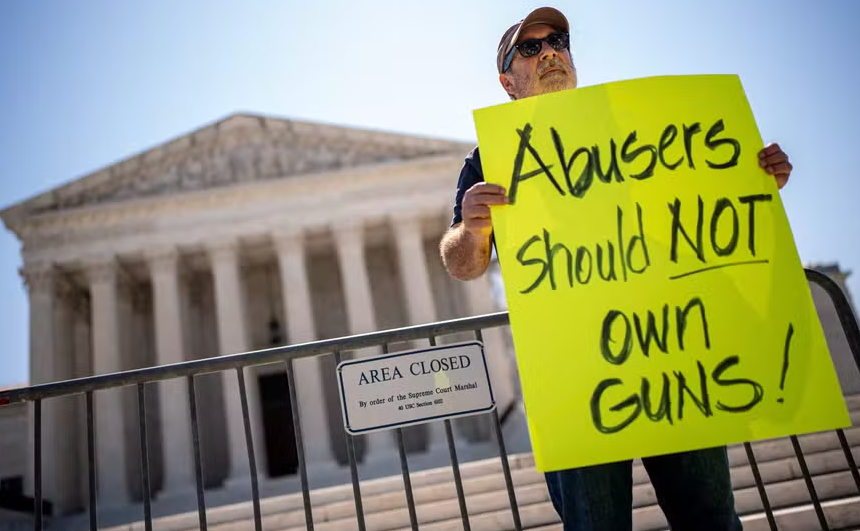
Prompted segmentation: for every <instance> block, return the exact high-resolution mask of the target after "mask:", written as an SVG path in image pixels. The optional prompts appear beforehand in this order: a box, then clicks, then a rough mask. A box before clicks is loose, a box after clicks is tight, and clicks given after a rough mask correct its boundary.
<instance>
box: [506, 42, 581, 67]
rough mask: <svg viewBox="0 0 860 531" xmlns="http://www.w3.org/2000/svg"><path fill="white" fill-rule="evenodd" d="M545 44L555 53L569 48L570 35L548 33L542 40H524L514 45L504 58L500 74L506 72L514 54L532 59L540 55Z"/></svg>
mask: <svg viewBox="0 0 860 531" xmlns="http://www.w3.org/2000/svg"><path fill="white" fill-rule="evenodd" d="M544 41H546V43H547V44H549V45H550V47H551V48H552V49H553V50H555V51H561V50H565V49H569V48H570V34H568V33H550V34H549V35H547V36H546V37H544V38H543V39H526V40H524V41H523V42H520V43H517V44H514V47H513V48H511V51H510V52H508V55H507V57H505V67H504V69H503V70H502V72H507V71H508V68H510V67H511V63H512V62H513V60H514V52H515V51H519V52H520V55H522V56H523V57H532V56H535V55H537V54H539V53H540V51H541V49H542V48H543V43H544Z"/></svg>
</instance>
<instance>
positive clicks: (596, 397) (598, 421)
mask: <svg viewBox="0 0 860 531" xmlns="http://www.w3.org/2000/svg"><path fill="white" fill-rule="evenodd" d="M613 385H622V382H621V380H619V379H618V378H610V379H608V380H603V381H602V382H600V384H598V386H597V388H596V389H595V390H594V393H592V395H591V421H592V423H593V424H594V427H595V428H597V431H599V432H600V433H605V434H607V435H608V434H611V433H617V432H619V431H621V430H623V429H624V428H626V427H627V426H629V425H630V423H631V422H633V421H634V420H636V417H638V416H639V413H640V411H642V404H641V403H640V402H639V397H638V396H637V395H635V394H633V395H630V396H629V397H628V398H627V399H626V400H624V401H623V402H620V403H618V404H616V405H614V406H612V407H611V408H609V411H621V410H623V409H626V408H629V407H631V406H633V411H632V412H631V414H630V416H628V417H627V418H626V419H624V420H623V421H621V423H620V424H616V425H615V426H607V425H606V424H604V423H603V415H602V414H601V412H600V398H601V397H602V396H603V393H604V392H605V391H606V390H607V389H608V388H610V387H612V386H613Z"/></svg>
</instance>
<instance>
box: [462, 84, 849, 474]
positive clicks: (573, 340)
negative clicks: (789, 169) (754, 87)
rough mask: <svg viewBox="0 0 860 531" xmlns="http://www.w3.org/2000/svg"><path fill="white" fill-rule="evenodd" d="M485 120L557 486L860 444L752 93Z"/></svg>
mask: <svg viewBox="0 0 860 531" xmlns="http://www.w3.org/2000/svg"><path fill="white" fill-rule="evenodd" d="M474 118H475V124H476V129H477V133H478V144H479V146H480V151H481V160H482V167H483V171H484V178H485V179H486V181H487V182H492V183H496V184H500V185H502V186H504V187H506V188H507V190H508V194H509V198H510V204H508V205H505V206H501V207H493V212H492V216H493V229H494V234H495V242H496V246H497V247H496V248H497V252H498V255H499V260H500V265H501V270H502V277H503V279H504V284H505V290H506V296H507V301H508V305H509V310H510V318H511V328H512V332H513V336H514V344H515V347H516V352H517V360H518V364H519V369H520V377H521V380H522V389H523V394H524V400H525V405H526V411H527V415H528V422H529V430H530V434H531V439H532V446H533V449H534V452H535V461H536V465H537V468H538V469H539V470H541V471H549V470H559V469H565V468H573V467H579V466H584V465H591V464H598V463H604V462H611V461H618V460H623V459H630V458H635V457H645V456H652V455H660V454H666V453H673V452H679V451H685V450H692V449H698V448H706V447H713V446H719V445H723V444H732V443H737V442H743V441H752V440H758V439H764V438H771V437H779V436H786V435H790V434H797V433H807V432H813V431H821V430H827V429H833V428H837V427H844V426H848V425H850V421H849V417H848V412H847V409H846V407H845V403H844V401H843V397H842V394H841V390H840V387H839V382H838V380H837V377H836V373H835V370H834V367H833V363H832V361H831V358H830V354H829V351H828V348H827V344H826V343H825V339H824V335H823V332H822V329H821V325H820V323H819V321H818V317H817V315H816V312H815V307H814V306H813V302H812V297H811V294H810V289H809V287H808V284H807V281H806V278H805V276H804V273H803V268H802V265H801V262H800V259H799V257H798V254H797V250H796V248H795V245H794V240H793V238H792V235H791V230H790V227H789V224H788V220H787V218H786V215H785V212H784V209H783V205H782V202H781V200H780V197H779V191H778V190H777V186H776V183H775V180H774V178H773V177H772V176H769V175H767V174H766V173H765V172H764V171H763V170H762V169H761V168H760V167H759V165H758V152H759V151H760V150H761V149H762V147H763V142H762V140H761V137H760V135H759V132H758V129H757V127H756V124H755V121H754V119H753V116H752V112H751V110H750V107H749V104H748V102H747V100H746V97H745V95H744V92H743V88H742V86H741V83H740V80H739V79H738V77H737V76H731V75H713V76H672V77H656V78H647V79H637V80H630V81H623V82H617V83H610V84H606V85H600V86H594V87H585V88H579V89H575V90H571V91H563V92H557V93H553V94H548V95H544V96H540V97H534V98H528V99H525V100H520V101H515V102H511V103H506V104H503V105H498V106H495V107H489V108H485V109H479V110H476V111H475V113H474Z"/></svg>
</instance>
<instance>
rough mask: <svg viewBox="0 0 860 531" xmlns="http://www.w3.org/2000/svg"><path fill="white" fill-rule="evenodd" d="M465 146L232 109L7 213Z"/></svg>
mask: <svg viewBox="0 0 860 531" xmlns="http://www.w3.org/2000/svg"><path fill="white" fill-rule="evenodd" d="M470 148H471V145H470V144H466V143H462V142H453V141H446V140H437V139H429V138H422V137H417V136H410V135H401V134H394V133H384V132H378V131H371V130H363V129H355V128H348V127H341V126H335V125H328V124H321V123H312V122H299V121H293V120H286V119H280V118H271V117H266V116H257V115H249V114H236V115H232V116H230V117H228V118H225V119H223V120H221V121H218V122H216V123H214V124H211V125H208V126H206V127H204V128H202V129H199V130H197V131H194V132H192V133H190V134H187V135H185V136H182V137H179V138H177V139H174V140H172V141H169V142H167V143H165V144H163V145H160V146H157V147H155V148H152V149H149V150H147V151H145V152H143V153H140V154H138V155H136V156H133V157H130V158H128V159H126V160H123V161H121V162H118V163H116V164H113V165H111V166H109V167H107V168H104V169H102V170H100V171H97V172H95V173H92V174H90V175H87V176H85V177H82V178H80V179H77V180H75V181H72V182H70V183H68V184H66V185H63V186H60V187H58V188H55V189H52V190H50V191H48V192H46V193H44V194H41V195H39V196H37V197H34V198H32V199H29V200H27V201H24V202H23V203H20V204H18V205H15V206H14V207H12V208H10V209H8V210H12V209H15V210H16V211H18V213H19V214H24V215H25V216H32V215H39V214H43V213H47V212H56V211H60V210H66V209H75V208H80V207H86V206H93V205H98V204H106V203H115V202H120V201H128V200H134V199H139V198H147V197H154V196H158V195H163V194H176V193H182V192H188V191H195V190H203V189H207V188H215V187H223V186H230V185H236V184H241V183H248V182H254V181H265V180H270V179H283V178H289V177H292V176H296V175H307V174H314V173H320V172H329V171H335V170H339V169H344V168H350V167H360V166H365V165H373V164H380V163H385V162H394V161H408V160H413V159H418V158H423V157H431V156H434V155H442V154H462V155H465V154H466V153H467V151H468V149H470ZM22 211H23V212H22Z"/></svg>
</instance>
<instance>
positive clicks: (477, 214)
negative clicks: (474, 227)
mask: <svg viewBox="0 0 860 531" xmlns="http://www.w3.org/2000/svg"><path fill="white" fill-rule="evenodd" d="M465 217H467V218H469V219H478V218H489V217H490V207H488V206H485V205H472V206H470V207H469V209H468V212H466V213H465Z"/></svg>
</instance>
